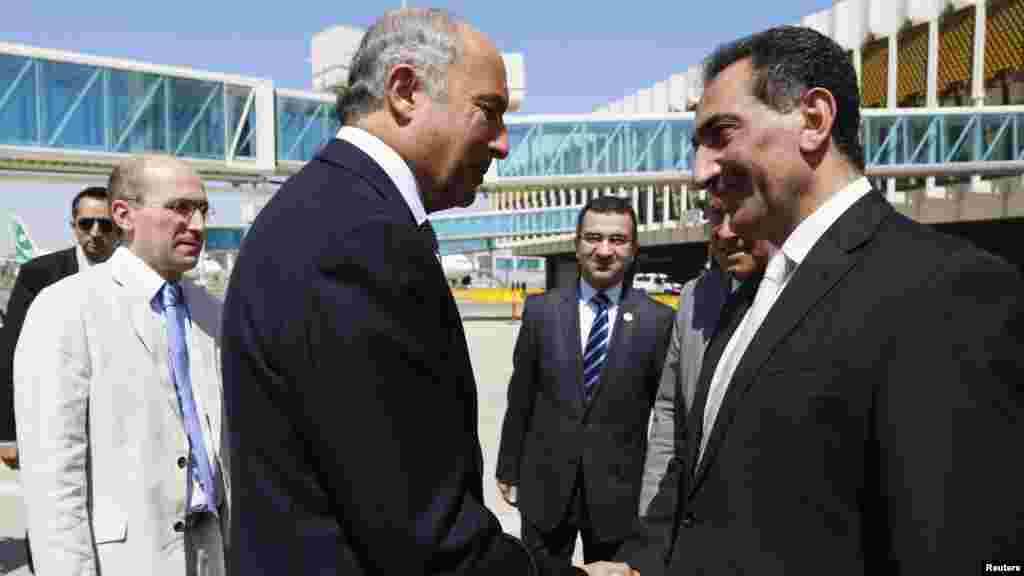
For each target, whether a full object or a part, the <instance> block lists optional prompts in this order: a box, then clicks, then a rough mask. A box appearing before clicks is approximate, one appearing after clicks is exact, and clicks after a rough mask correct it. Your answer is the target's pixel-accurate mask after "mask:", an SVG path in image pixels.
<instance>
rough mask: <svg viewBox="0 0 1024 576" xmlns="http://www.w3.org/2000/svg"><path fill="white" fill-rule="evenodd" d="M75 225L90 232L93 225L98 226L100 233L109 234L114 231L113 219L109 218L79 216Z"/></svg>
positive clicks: (83, 230)
mask: <svg viewBox="0 0 1024 576" xmlns="http://www.w3.org/2000/svg"><path fill="white" fill-rule="evenodd" d="M75 226H78V229H79V230H81V231H82V232H91V231H92V227H93V226H99V227H100V233H102V234H110V233H111V232H113V231H114V221H113V220H111V219H110V218H79V219H78V220H77V221H76V222H75Z"/></svg>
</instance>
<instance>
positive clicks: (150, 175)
mask: <svg viewBox="0 0 1024 576" xmlns="http://www.w3.org/2000/svg"><path fill="white" fill-rule="evenodd" d="M161 171H167V172H164V173H169V174H171V175H174V176H176V177H180V176H187V177H191V178H195V179H197V180H199V183H200V186H202V187H203V188H204V189H205V186H204V185H203V180H202V178H201V177H200V176H199V174H198V173H197V172H196V171H195V169H194V168H192V166H190V165H189V164H188V163H186V162H184V161H183V160H180V159H178V158H175V157H173V156H167V155H163V154H141V155H138V156H133V157H131V158H129V159H127V160H125V161H123V162H121V163H120V164H118V165H117V167H116V168H114V171H113V172H111V174H110V180H109V181H108V183H107V193H108V194H109V196H110V201H114V200H141V199H143V192H144V191H145V189H146V188H147V186H149V185H151V184H152V183H153V182H154V181H155V180H156V178H157V174H159V173H160V172H161Z"/></svg>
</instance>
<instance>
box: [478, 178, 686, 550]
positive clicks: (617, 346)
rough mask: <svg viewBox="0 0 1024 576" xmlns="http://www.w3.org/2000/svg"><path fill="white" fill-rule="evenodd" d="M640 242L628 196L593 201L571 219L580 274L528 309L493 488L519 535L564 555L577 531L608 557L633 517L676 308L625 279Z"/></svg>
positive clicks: (589, 546)
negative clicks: (509, 508)
mask: <svg viewBox="0 0 1024 576" xmlns="http://www.w3.org/2000/svg"><path fill="white" fill-rule="evenodd" d="M638 249H639V243H638V240H637V226H636V214H635V213H634V212H633V208H632V207H631V206H630V205H629V202H628V201H626V200H625V199H623V198H618V197H614V196H602V197H598V198H595V199H593V200H591V201H589V202H588V203H587V204H586V206H584V207H583V210H581V211H580V215H579V220H578V222H577V225H576V259H577V261H578V263H579V271H580V278H579V281H578V282H575V283H573V284H572V285H571V286H564V287H561V288H559V289H557V290H550V291H548V292H546V293H544V294H538V295H534V296H530V297H529V298H527V299H526V303H525V305H524V307H523V320H522V326H521V328H520V330H519V337H518V340H517V342H516V348H515V355H514V359H513V362H514V371H513V373H512V380H511V381H510V382H509V387H508V409H507V411H506V413H505V422H504V425H503V428H502V433H501V448H500V452H499V454H498V465H497V472H496V475H497V480H498V489H499V491H500V492H501V494H502V496H503V497H504V498H505V500H507V501H509V502H510V503H514V505H517V506H518V508H519V512H520V514H521V516H522V535H523V540H524V542H525V543H526V545H527V546H528V547H529V548H530V549H531V550H533V551H536V552H537V553H539V554H542V555H545V556H548V557H551V558H553V559H557V560H559V561H561V562H563V563H565V564H569V563H570V560H571V558H572V554H573V549H574V547H575V544H576V536H577V534H578V533H579V534H581V535H582V540H583V557H584V559H585V560H586V561H588V562H592V561H596V560H609V559H611V558H612V556H613V555H614V554H615V552H616V551H617V550H618V548H619V546H620V544H621V543H622V540H623V539H624V538H625V537H626V536H627V535H629V534H630V533H631V530H632V529H633V528H634V526H635V523H636V522H635V521H636V520H637V502H638V498H639V496H640V483H641V476H642V474H643V462H644V447H645V445H646V439H647V423H648V417H649V415H650V413H651V405H652V404H653V402H654V394H655V391H656V390H657V388H658V378H659V375H660V374H661V368H662V364H663V362H664V360H665V350H666V347H667V345H668V339H669V336H670V334H671V330H672V316H673V311H672V309H671V308H669V307H668V306H665V305H664V304H661V303H659V302H656V301H654V300H652V299H651V298H650V297H648V296H647V294H645V293H644V292H643V291H640V290H631V289H630V286H629V285H628V283H626V282H624V281H623V280H624V278H625V277H626V273H627V271H628V270H629V269H630V268H631V267H632V265H633V261H634V259H635V258H636V254H637V251H638ZM513 487H514V488H515V491H516V494H515V497H514V498H513V495H512V490H513Z"/></svg>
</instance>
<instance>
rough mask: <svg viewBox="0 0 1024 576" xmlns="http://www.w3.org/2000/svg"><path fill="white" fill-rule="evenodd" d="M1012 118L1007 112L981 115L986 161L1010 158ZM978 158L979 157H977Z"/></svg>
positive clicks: (1011, 155) (1011, 154) (1011, 156)
mask: <svg viewBox="0 0 1024 576" xmlns="http://www.w3.org/2000/svg"><path fill="white" fill-rule="evenodd" d="M1012 123H1013V118H1011V117H1010V115H1009V114H1005V115H1004V114H986V115H984V116H982V128H981V131H982V137H983V145H984V148H985V154H988V157H987V158H985V160H987V161H992V162H994V161H1003V160H1012V159H1013V158H1014V156H1013V141H1012V139H1013V129H1012V128H1013V126H1012ZM979 160H980V158H979Z"/></svg>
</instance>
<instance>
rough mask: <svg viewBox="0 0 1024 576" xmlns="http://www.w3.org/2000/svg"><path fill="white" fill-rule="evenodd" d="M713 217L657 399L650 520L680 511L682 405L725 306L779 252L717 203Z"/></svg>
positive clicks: (645, 500) (645, 513)
mask: <svg viewBox="0 0 1024 576" xmlns="http://www.w3.org/2000/svg"><path fill="white" fill-rule="evenodd" d="M707 218H708V225H709V227H710V240H709V241H708V256H709V258H708V264H707V267H706V268H705V269H704V271H703V272H702V273H701V275H700V276H698V277H696V278H694V279H692V280H690V281H689V282H687V283H686V284H685V285H683V289H682V290H681V291H680V294H679V310H678V312H676V319H675V326H674V328H673V330H672V339H671V341H670V342H669V346H668V354H667V355H666V357H665V366H664V369H663V370H662V372H661V383H660V385H659V387H658V394H657V396H656V397H655V401H654V410H653V418H652V421H651V431H650V437H649V439H648V443H647V459H646V461H645V462H644V476H643V487H642V489H641V492H640V516H641V518H644V519H645V520H646V521H647V523H648V524H657V523H658V522H659V520H662V521H665V522H667V521H669V520H670V519H671V516H672V513H673V512H674V511H675V506H674V499H675V494H676V489H675V486H676V484H675V483H676V482H677V481H678V478H677V476H676V475H677V474H678V473H679V472H680V471H681V470H679V469H678V466H679V462H678V460H677V459H675V458H673V455H674V454H675V424H676V407H677V406H678V407H679V408H680V409H683V410H685V411H687V412H688V411H689V409H690V406H691V405H692V404H693V396H694V391H695V389H696V386H697V377H698V376H699V375H700V368H701V363H702V362H703V360H704V349H705V348H706V347H707V343H708V340H710V339H711V336H712V334H714V333H715V330H716V329H717V328H718V320H719V316H720V314H721V312H722V307H723V306H725V303H726V301H727V300H728V299H729V297H730V296H731V295H732V294H733V293H735V291H736V290H737V289H738V288H739V286H740V284H742V283H743V282H745V281H746V280H747V279H748V278H750V277H752V276H756V275H757V274H758V273H760V272H762V271H763V270H764V267H765V264H766V263H767V262H768V258H769V257H770V256H771V254H772V252H773V248H772V246H771V244H769V243H768V242H766V241H764V240H759V241H755V242H753V243H751V242H745V241H744V240H743V239H742V238H740V237H739V236H737V235H736V233H735V232H733V230H732V228H730V226H729V216H728V215H725V214H723V212H722V210H721V207H720V206H719V205H718V203H717V202H713V203H712V206H711V207H710V208H709V209H708V211H707ZM677 397H678V398H679V400H680V402H678V403H677V402H676V398H677ZM684 415H685V414H684ZM670 468H671V469H672V470H671V471H670V470H669V469H670Z"/></svg>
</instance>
